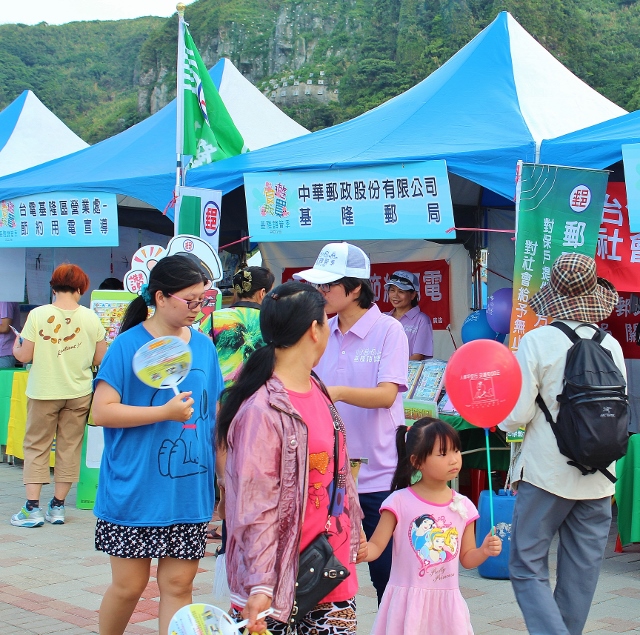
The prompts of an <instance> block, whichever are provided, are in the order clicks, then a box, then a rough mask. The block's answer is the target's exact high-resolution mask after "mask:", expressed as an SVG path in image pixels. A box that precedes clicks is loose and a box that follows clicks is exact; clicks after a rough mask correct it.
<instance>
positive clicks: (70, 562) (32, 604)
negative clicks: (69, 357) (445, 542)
mask: <svg viewBox="0 0 640 635" xmlns="http://www.w3.org/2000/svg"><path fill="white" fill-rule="evenodd" d="M0 491H1V492H2V496H1V497H0V519H1V520H0V624H1V625H2V627H1V630H2V635H13V634H18V633H20V634H21V635H25V634H35V635H45V634H47V633H59V634H60V635H81V634H85V633H97V632H98V630H97V623H98V613H97V611H98V607H99V606H100V599H101V597H102V593H103V592H104V590H105V588H106V587H107V585H108V583H109V581H110V570H109V562H108V557H107V556H105V555H104V554H101V553H98V552H96V551H94V549H93V529H94V517H93V514H92V513H91V512H89V511H82V510H78V509H75V506H74V505H75V488H74V489H72V491H71V494H70V496H69V498H68V508H67V509H68V511H67V523H66V524H65V525H62V526H52V525H50V524H48V523H45V526H44V527H41V528H37V529H23V528H18V527H12V526H11V525H10V524H9V518H10V516H11V514H13V513H15V512H17V511H18V510H19V509H20V506H21V505H22V504H23V502H24V490H23V486H22V470H21V468H20V467H18V466H10V465H8V464H7V463H0ZM51 495H52V486H45V488H44V490H43V500H48V498H49V497H50V496H51ZM615 535H616V534H615V525H614V527H613V528H612V533H611V536H610V540H609V545H608V547H607V552H606V560H605V562H604V565H603V568H602V574H601V576H600V581H599V584H598V590H597V592H596V596H595V599H594V602H593V606H592V610H591V615H590V619H589V621H588V622H587V626H586V628H585V631H584V632H585V633H590V634H591V635H605V634H608V633H632V632H636V633H638V632H640V545H634V546H632V547H631V548H627V549H626V550H625V553H622V554H616V553H614V551H613V547H614V542H615ZM214 548H215V543H213V542H212V543H210V544H209V547H208V549H207V556H206V557H205V558H203V560H202V561H201V567H200V569H199V573H198V575H197V577H196V581H195V596H194V600H195V601H198V602H212V596H211V587H212V582H213V575H214V570H215V557H213V550H214ZM359 578H360V581H361V586H360V593H359V596H358V615H359V630H358V632H359V633H361V634H362V635H364V634H366V633H368V632H369V629H370V627H371V625H372V623H373V619H374V617H375V610H376V601H375V599H374V598H375V593H374V591H373V588H372V587H371V584H370V582H369V580H368V575H367V569H366V565H359ZM461 586H462V593H463V595H464V596H465V598H466V599H467V602H468V604H469V609H470V611H471V617H472V621H473V626H474V630H475V632H476V635H480V634H483V633H486V634H491V635H509V634H512V635H513V634H517V633H524V632H526V628H525V626H524V622H523V621H522V618H521V615H520V611H519V609H518V605H517V604H516V602H515V599H514V597H513V593H512V591H511V585H510V583H509V581H508V580H485V579H483V578H481V577H480V576H479V575H478V574H477V572H475V571H464V570H463V572H462V574H461ZM157 601H158V587H157V584H156V582H155V581H154V580H153V579H152V581H151V582H150V583H149V586H148V587H147V589H146V591H145V592H144V594H143V596H142V598H140V602H139V603H138V606H137V609H136V612H135V613H134V615H133V618H132V623H131V624H130V625H129V627H128V629H127V631H126V632H127V633H131V634H135V633H137V634H140V635H144V634H145V633H148V634H151V633H154V632H157V620H156V617H157ZM425 635H429V634H428V632H427V631H426V629H425Z"/></svg>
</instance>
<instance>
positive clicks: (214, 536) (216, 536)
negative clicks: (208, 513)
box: [207, 527, 222, 540]
mask: <svg viewBox="0 0 640 635" xmlns="http://www.w3.org/2000/svg"><path fill="white" fill-rule="evenodd" d="M207 540H222V534H221V533H220V532H219V531H218V529H217V528H216V527H212V528H211V529H207Z"/></svg>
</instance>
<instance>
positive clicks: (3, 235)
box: [0, 192, 118, 247]
mask: <svg viewBox="0 0 640 635" xmlns="http://www.w3.org/2000/svg"><path fill="white" fill-rule="evenodd" d="M117 245H118V204H117V201H116V196H115V194H108V193H106V192H49V193H47V194H34V195H33V196H22V197H18V198H13V199H8V200H5V201H0V247H115V246H117Z"/></svg>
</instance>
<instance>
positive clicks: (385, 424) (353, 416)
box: [294, 243, 409, 603]
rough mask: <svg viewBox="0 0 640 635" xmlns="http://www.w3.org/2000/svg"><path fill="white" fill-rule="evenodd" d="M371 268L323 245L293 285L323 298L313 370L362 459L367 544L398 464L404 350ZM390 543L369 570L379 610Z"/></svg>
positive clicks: (341, 247)
mask: <svg viewBox="0 0 640 635" xmlns="http://www.w3.org/2000/svg"><path fill="white" fill-rule="evenodd" d="M370 268H371V267H370V262H369V258H368V257H367V255H366V254H365V253H364V251H362V249H360V248H359V247H356V246H355V245H350V244H349V243H330V244H328V245H325V247H324V248H323V249H322V251H321V252H320V255H319V256H318V258H317V260H316V263H315V265H314V266H313V268H312V269H307V270H306V271H301V272H300V273H297V274H294V278H298V279H302V280H306V281H308V282H311V283H312V284H315V285H316V287H317V288H318V289H319V290H320V292H321V293H322V295H323V296H324V297H325V300H326V302H327V304H326V311H327V313H329V314H330V313H336V314H337V315H336V316H335V317H333V318H331V320H329V332H330V335H329V342H328V344H327V348H326V350H325V353H324V355H323V356H322V358H321V359H320V362H319V363H318V365H317V366H316V368H315V371H316V373H317V374H318V375H319V377H320V379H322V381H323V382H324V383H325V384H326V385H327V386H328V387H329V388H328V390H329V393H330V395H331V397H332V399H333V400H334V401H335V402H336V403H337V408H338V411H339V412H340V416H341V417H342V419H343V421H344V422H345V426H346V429H347V447H348V449H349V456H350V457H352V458H367V459H368V461H369V462H368V464H363V465H362V467H361V469H360V473H359V475H358V494H359V498H360V506H361V507H362V511H363V512H364V519H363V521H362V526H363V529H364V532H365V534H366V536H367V539H369V538H370V537H371V536H372V535H373V532H374V530H375V528H376V526H377V524H378V520H379V519H380V505H381V504H382V502H383V501H384V500H385V498H386V497H387V496H389V494H390V487H391V479H392V477H393V473H394V471H395V467H396V464H397V461H398V457H397V454H396V447H395V433H396V428H397V427H398V426H400V425H404V421H405V420H404V407H403V405H402V395H401V393H402V392H404V391H405V390H407V368H408V364H409V344H408V342H407V336H406V335H405V332H404V329H403V328H402V325H401V324H400V322H398V320H395V319H393V318H392V317H390V316H388V315H385V314H384V313H381V311H380V309H379V308H378V307H377V306H376V305H375V304H374V303H373V297H374V296H373V290H372V288H371V282H370V280H369V276H370ZM390 571H391V543H389V545H388V546H387V549H385V551H384V553H383V554H382V556H381V557H380V558H379V559H378V560H375V561H374V562H370V563H369V573H370V575H371V582H372V583H373V586H374V587H375V589H376V592H377V594H378V603H380V600H381V598H382V594H383V593H384V589H385V587H386V586H387V582H388V581H389V573H390Z"/></svg>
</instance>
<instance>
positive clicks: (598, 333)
mask: <svg viewBox="0 0 640 635" xmlns="http://www.w3.org/2000/svg"><path fill="white" fill-rule="evenodd" d="M550 326H555V327H556V328H557V329H559V330H560V331H562V332H563V333H564V334H565V335H566V336H567V337H568V338H569V339H570V340H571V341H572V342H573V343H574V344H575V343H576V342H579V341H580V339H581V338H580V336H579V335H578V334H577V333H576V330H577V329H579V328H580V327H581V326H588V327H589V328H592V329H593V330H594V331H595V333H594V335H593V337H592V338H591V339H592V340H593V341H594V342H597V343H598V344H601V343H602V340H603V339H604V338H605V337H606V335H607V332H606V331H605V330H603V329H601V328H600V327H598V326H596V325H595V324H590V323H589V322H582V323H581V324H578V326H576V328H575V329H572V328H571V327H570V326H569V325H568V324H565V323H564V322H551V324H550Z"/></svg>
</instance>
